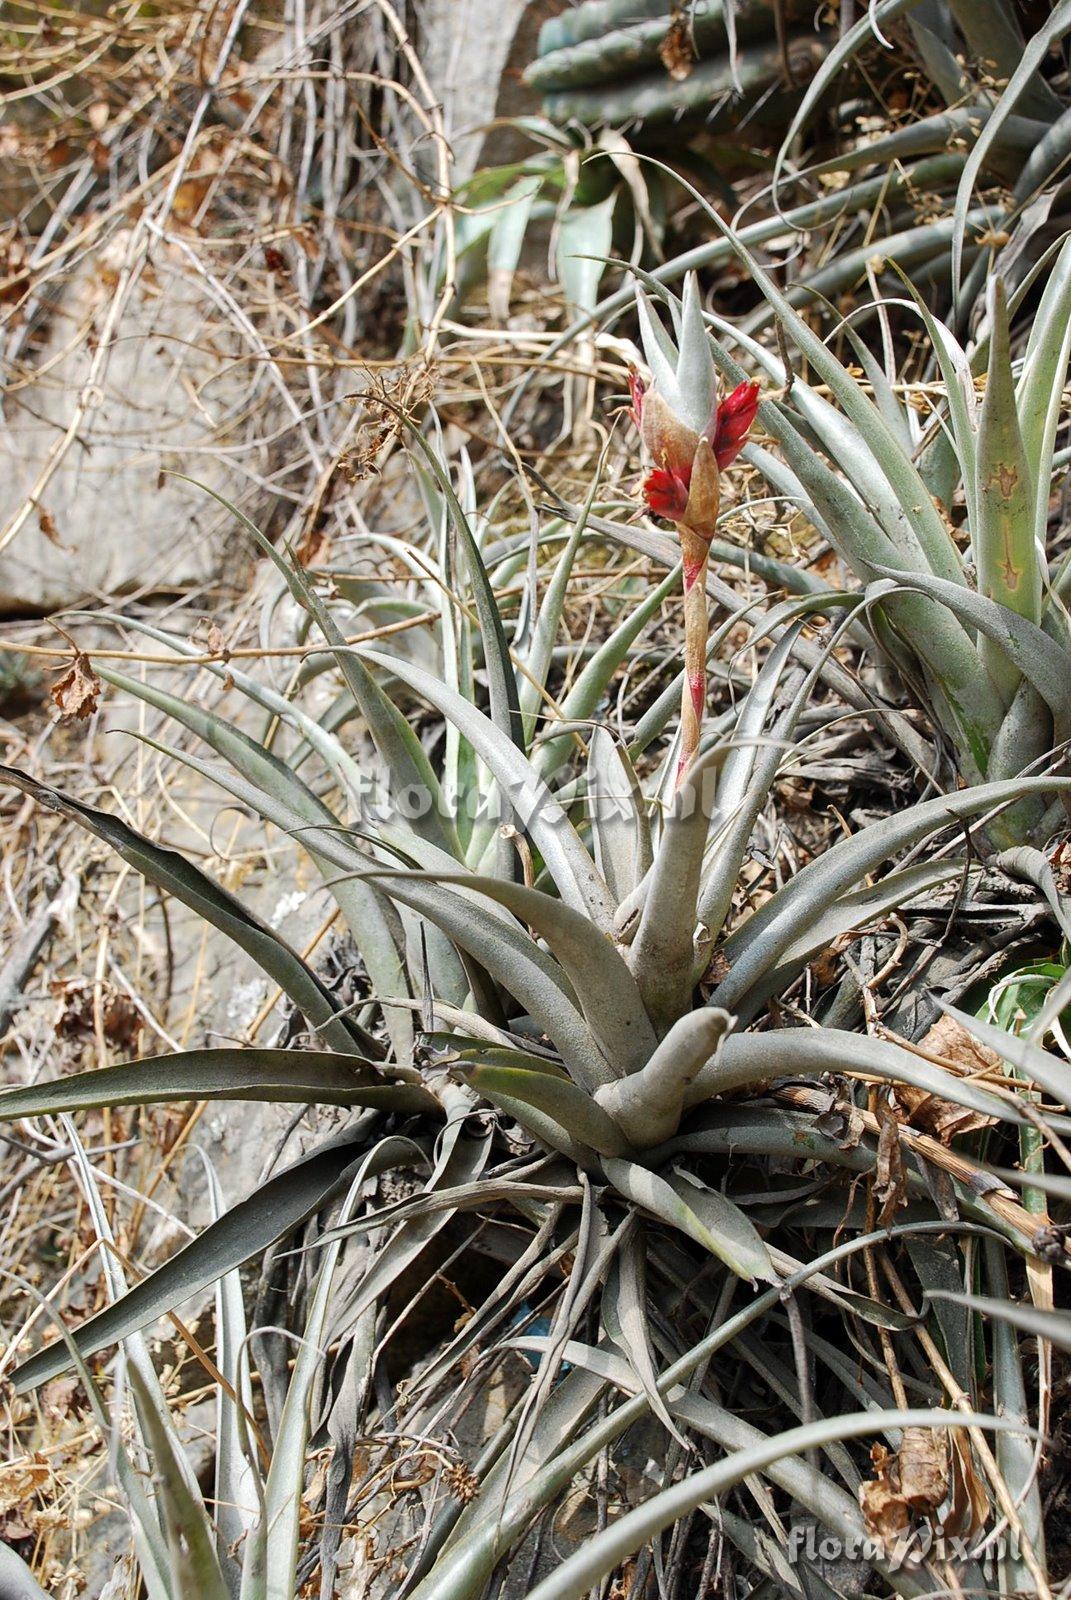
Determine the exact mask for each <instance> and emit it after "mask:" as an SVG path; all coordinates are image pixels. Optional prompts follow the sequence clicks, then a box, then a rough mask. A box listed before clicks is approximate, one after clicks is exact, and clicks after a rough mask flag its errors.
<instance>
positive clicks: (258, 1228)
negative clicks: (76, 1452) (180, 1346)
mask: <svg viewBox="0 0 1071 1600" xmlns="http://www.w3.org/2000/svg"><path fill="white" fill-rule="evenodd" d="M364 1143H365V1135H364V1134H362V1132H361V1131H360V1130H359V1129H358V1130H355V1131H354V1132H353V1133H351V1134H348V1135H346V1136H345V1137H343V1138H342V1139H340V1140H336V1141H334V1142H333V1143H331V1144H325V1145H321V1146H320V1147H319V1149H317V1150H314V1151H313V1152H312V1153H311V1154H310V1155H307V1156H304V1157H303V1158H302V1159H301V1160H300V1161H297V1162H295V1163H294V1164H293V1166H290V1167H287V1168H286V1169H285V1170H284V1171H283V1172H280V1173H279V1174H278V1175H277V1176H276V1177H274V1178H269V1179H268V1181H267V1183H264V1184H262V1185H261V1186H260V1188H259V1189H258V1190H257V1191H256V1193H255V1194H252V1195H250V1197H249V1198H248V1199H247V1200H241V1201H239V1202H238V1204H237V1205H236V1206H232V1207H231V1209H230V1211H228V1212H227V1213H226V1214H225V1215H224V1216H222V1217H220V1219H219V1221H218V1222H213V1223H210V1224H209V1226H208V1227H207V1228H205V1230H204V1232H203V1233H199V1234H198V1235H197V1237H196V1239H191V1240H190V1242H189V1244H187V1245H184V1246H183V1248H182V1249H181V1250H179V1251H178V1252H177V1253H176V1254H175V1255H173V1256H172V1257H171V1258H170V1260H168V1261H165V1262H164V1264H163V1266H161V1267H157V1269H156V1271H155V1272H151V1273H150V1274H149V1276H148V1277H147V1278H143V1279H142V1280H141V1282H140V1283H137V1284H135V1285H134V1287H133V1288H132V1289H128V1290H127V1292H126V1294H125V1295H123V1296H122V1298H121V1299H119V1300H115V1301H113V1302H112V1304H111V1305H108V1306H105V1308H104V1310H103V1311H98V1312H97V1314H96V1315H95V1316H92V1317H90V1318H89V1319H88V1321H86V1322H83V1323H82V1324H81V1326H80V1327H79V1328H78V1329H77V1330H76V1333H75V1339H76V1342H77V1345H78V1348H79V1350H81V1352H82V1354H83V1355H86V1356H91V1355H94V1354H95V1353H96V1352H97V1351H98V1350H103V1349H105V1348H106V1347H107V1346H108V1345H111V1344H116V1343H117V1342H118V1341H119V1340H120V1339H125V1338H126V1336H127V1335H128V1334H130V1333H133V1332H136V1331H137V1330H138V1329H140V1328H145V1327H148V1325H149V1323H151V1322H155V1321H156V1320H157V1318H158V1317H162V1316H165V1315H166V1314H167V1313H168V1312H169V1311H170V1310H171V1309H172V1308H173V1307H175V1306H178V1305H181V1304H182V1302H183V1300H188V1299H189V1297H190V1296H191V1295H194V1294H197V1293H198V1292H199V1291H200V1290H201V1289H205V1288H207V1287H208V1286H209V1284H212V1283H215V1282H216V1281H217V1279H219V1278H221V1277H222V1276H223V1275H224V1273H226V1272H230V1271H231V1270H232V1269H233V1268H235V1267H240V1266H243V1265H244V1264H245V1262H247V1261H252V1260H253V1259H254V1257H257V1256H260V1255H262V1254H263V1253H264V1251H265V1250H266V1249H267V1248H268V1246H269V1245H271V1244H274V1243H276V1241H277V1240H279V1239H282V1238H283V1237H284V1236H285V1235H286V1234H288V1233H289V1232H290V1231H291V1229H293V1228H296V1227H297V1225H298V1223H300V1222H303V1221H304V1220H305V1219H306V1217H310V1216H312V1214H313V1212H315V1211H318V1210H319V1209H320V1207H321V1206H322V1205H324V1203H325V1202H326V1201H327V1200H329V1199H330V1198H331V1197H332V1195H334V1194H337V1193H338V1191H339V1189H341V1188H342V1187H343V1186H344V1185H345V1184H346V1183H347V1182H348V1181H349V1179H350V1177H351V1176H352V1174H353V1172H354V1171H355V1170H356V1168H357V1166H358V1165H359V1163H360V1160H361V1153H362V1149H363V1147H364ZM378 1159H379V1162H380V1163H381V1164H379V1165H377V1168H376V1170H377V1171H380V1172H382V1171H386V1170H387V1169H388V1167H390V1166H399V1165H403V1164H409V1163H411V1162H412V1161H413V1160H414V1159H423V1156H422V1152H420V1151H419V1149H418V1148H417V1146H416V1145H414V1144H413V1143H412V1142H411V1141H410V1140H408V1139H398V1138H395V1139H390V1140H386V1141H384V1143H383V1144H382V1145H381V1146H380V1147H379V1157H378ZM71 1364H72V1363H71V1359H70V1356H69V1355H68V1353H67V1351H66V1349H65V1348H64V1347H63V1346H62V1345H50V1346H49V1347H48V1348H47V1349H45V1350H41V1351H39V1352H38V1353H37V1354H36V1355H34V1356H31V1357H30V1359H29V1360H28V1361H24V1362H23V1363H22V1365H21V1366H18V1367H16V1368H15V1371H14V1372H13V1373H12V1374H11V1381H12V1383H13V1384H14V1385H15V1388H16V1390H17V1391H18V1392H19V1393H24V1392H25V1391H26V1390H27V1389H36V1388H37V1387H38V1385H39V1384H42V1383H47V1382H48V1380H49V1379H50V1378H54V1377H56V1376H57V1375H58V1374H59V1373H61V1372H66V1371H67V1369H68V1368H69V1367H70V1366H71Z"/></svg>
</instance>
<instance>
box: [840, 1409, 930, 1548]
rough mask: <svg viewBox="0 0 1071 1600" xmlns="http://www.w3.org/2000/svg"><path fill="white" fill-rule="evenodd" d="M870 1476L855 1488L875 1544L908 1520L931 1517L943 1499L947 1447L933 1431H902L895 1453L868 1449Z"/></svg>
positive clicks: (899, 1530)
mask: <svg viewBox="0 0 1071 1600" xmlns="http://www.w3.org/2000/svg"><path fill="white" fill-rule="evenodd" d="M870 1459H871V1461H872V1462H873V1463H874V1476H873V1478H870V1479H868V1481H867V1482H866V1483H863V1484H861V1485H860V1487H859V1504H860V1506H861V1508H862V1512H863V1517H864V1519H865V1521H866V1525H867V1528H868V1529H869V1531H870V1532H871V1533H873V1534H876V1535H877V1536H878V1537H879V1538H881V1539H888V1538H889V1537H890V1536H891V1535H893V1534H897V1533H903V1531H904V1529H905V1528H906V1527H907V1526H908V1524H909V1523H910V1521H911V1519H912V1517H913V1516H923V1517H928V1518H929V1519H930V1520H931V1521H932V1520H933V1519H934V1518H935V1517H936V1515H937V1510H938V1507H939V1506H940V1504H941V1502H942V1501H943V1500H944V1498H945V1496H946V1495H947V1493H948V1445H947V1442H946V1437H945V1434H944V1433H943V1432H941V1431H938V1430H937V1429H934V1428H905V1429H904V1435H903V1439H902V1441H901V1444H900V1448H899V1450H898V1451H897V1452H896V1454H895V1455H890V1453H889V1451H888V1450H886V1448H885V1446H884V1445H883V1444H875V1445H872V1446H871V1450H870Z"/></svg>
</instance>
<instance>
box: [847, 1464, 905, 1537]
mask: <svg viewBox="0 0 1071 1600" xmlns="http://www.w3.org/2000/svg"><path fill="white" fill-rule="evenodd" d="M870 1459H871V1461H872V1462H873V1464H874V1476H873V1477H872V1478H868V1479H867V1480H866V1482H865V1483H861V1484H860V1485H859V1505H860V1508H861V1510H862V1513H863V1520H864V1521H865V1523H866V1525H867V1530H868V1532H870V1533H872V1534H875V1535H876V1536H877V1538H879V1539H889V1538H891V1537H892V1535H893V1534H897V1533H903V1531H904V1529H905V1528H906V1527H907V1525H908V1522H909V1521H910V1516H909V1514H908V1509H907V1506H906V1504H905V1503H904V1498H903V1495H902V1494H901V1493H900V1485H899V1481H898V1479H897V1476H896V1465H897V1463H896V1457H895V1456H894V1455H890V1454H889V1452H888V1450H886V1448H885V1446H884V1445H883V1444H875V1445H871V1447H870Z"/></svg>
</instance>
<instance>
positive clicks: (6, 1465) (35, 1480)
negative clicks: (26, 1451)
mask: <svg viewBox="0 0 1071 1600" xmlns="http://www.w3.org/2000/svg"><path fill="white" fill-rule="evenodd" d="M51 1476H52V1469H51V1467H50V1466H49V1464H48V1459H47V1457H45V1456H43V1455H42V1454H41V1452H40V1451H39V1450H35V1451H34V1453H33V1455H32V1456H21V1457H20V1458H19V1459H18V1460H17V1461H7V1462H0V1515H2V1516H6V1515H7V1514H8V1513H9V1512H11V1511H24V1510H25V1509H26V1502H27V1501H28V1500H30V1499H31V1498H32V1496H33V1495H35V1494H36V1493H37V1491H38V1490H39V1489H43V1488H44V1486H45V1484H46V1483H48V1481H49V1479H50V1478H51Z"/></svg>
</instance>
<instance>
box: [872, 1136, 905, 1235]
mask: <svg viewBox="0 0 1071 1600" xmlns="http://www.w3.org/2000/svg"><path fill="white" fill-rule="evenodd" d="M878 1122H879V1123H880V1125H881V1132H880V1133H879V1134H878V1156H877V1167H876V1171H875V1174H874V1198H875V1199H876V1200H878V1201H879V1202H880V1204H881V1211H880V1212H879V1213H878V1226H879V1228H887V1227H888V1226H889V1223H890V1222H891V1221H892V1220H893V1218H894V1217H895V1215H896V1213H897V1211H898V1210H899V1209H900V1207H901V1206H906V1205H907V1180H906V1178H905V1176H904V1158H903V1153H902V1151H901V1149H900V1124H899V1122H897V1120H896V1118H895V1117H894V1116H893V1114H892V1112H891V1111H890V1110H889V1109H888V1107H887V1106H881V1107H879V1109H878Z"/></svg>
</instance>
